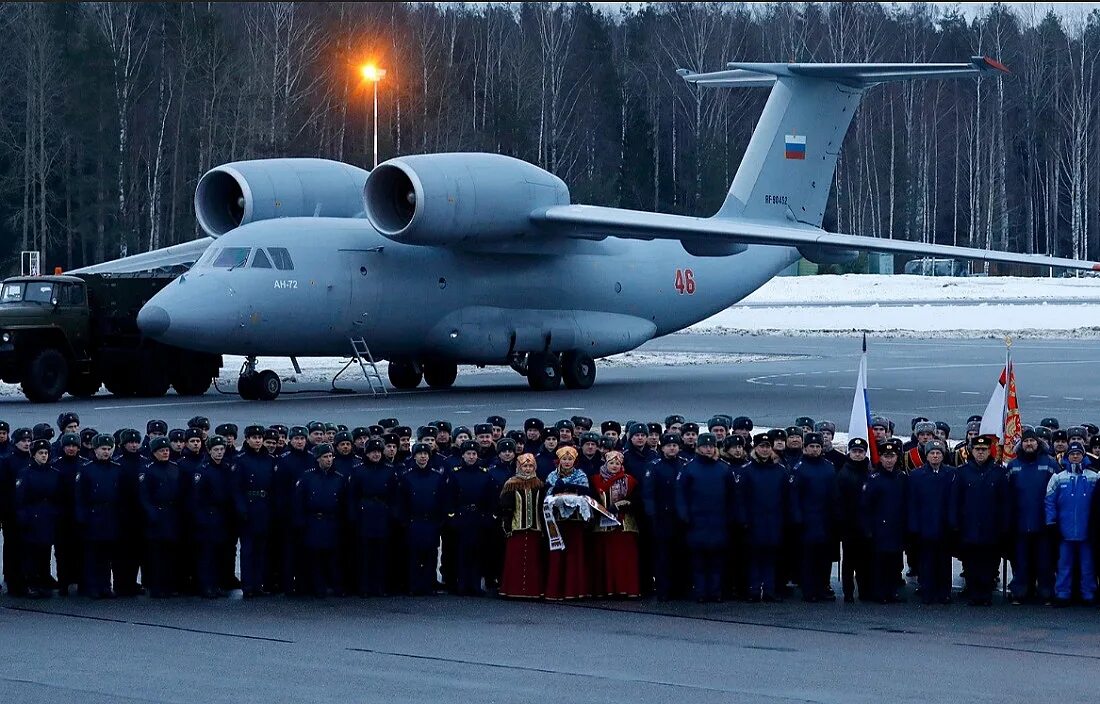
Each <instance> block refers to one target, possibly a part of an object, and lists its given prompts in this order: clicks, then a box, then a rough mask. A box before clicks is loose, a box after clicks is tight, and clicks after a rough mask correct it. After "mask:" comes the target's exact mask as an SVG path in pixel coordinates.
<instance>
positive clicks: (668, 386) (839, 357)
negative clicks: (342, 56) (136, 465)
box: [0, 334, 1100, 436]
mask: <svg viewBox="0 0 1100 704" xmlns="http://www.w3.org/2000/svg"><path fill="white" fill-rule="evenodd" d="M640 351H643V352H653V353H661V354H663V355H668V356H670V357H673V358H675V356H676V355H677V354H678V353H690V355H691V356H692V357H693V358H694V357H696V356H697V355H700V354H702V355H708V354H713V355H715V359H717V360H721V359H722V355H728V354H766V355H776V357H775V358H774V359H772V360H771V361H759V362H742V363H722V362H719V363H714V364H689V365H674V366H648V367H615V368H608V367H604V368H600V369H599V371H598V373H597V378H596V384H595V386H593V387H592V388H591V389H589V390H587V391H569V390H565V389H561V390H559V391H554V392H549V393H538V394H536V393H533V392H531V391H530V389H528V387H527V383H526V380H525V379H524V378H523V377H521V376H520V375H518V374H516V373H515V372H513V371H511V370H507V369H504V370H500V371H494V372H490V373H482V374H470V375H466V376H462V375H460V376H459V378H458V381H457V383H456V385H455V386H454V388H452V389H450V390H446V391H434V390H429V389H427V388H426V387H422V388H420V389H418V390H416V391H408V392H392V393H390V394H389V395H388V396H386V397H384V398H383V397H377V398H376V397H372V396H370V395H369V394H367V393H360V394H354V395H339V394H331V393H327V392H326V391H325V390H324V389H325V387H324V386H323V385H313V386H310V387H306V389H313V390H306V391H304V392H302V393H284V395H283V396H281V397H280V398H279V399H278V400H276V401H275V402H272V403H257V402H249V401H242V400H241V399H240V398H238V397H237V396H236V395H223V394H219V393H217V392H215V391H211V392H209V393H207V394H206V395H205V396H203V397H199V398H179V397H176V396H174V395H169V396H166V397H163V398H158V399H118V398H114V397H112V396H110V395H108V394H106V393H105V392H101V394H100V395H97V396H95V397H93V398H92V399H89V400H86V401H78V400H75V399H72V398H66V399H64V400H62V401H61V402H60V403H57V404H53V405H46V406H43V405H35V404H30V403H27V402H26V401H25V400H23V399H22V397H18V396H10V397H6V398H3V399H0V419H2V420H6V421H8V422H9V423H11V425H12V427H13V428H15V427H18V426H20V425H28V426H29V425H33V424H34V423H37V422H42V421H46V422H53V421H55V420H56V416H57V413H58V412H59V411H60V410H62V409H72V410H75V411H77V412H78V413H80V416H81V420H82V421H83V423H84V424H85V425H89V424H90V425H93V426H95V427H97V428H99V429H101V430H110V431H113V430H114V429H116V428H119V427H126V426H131V427H137V428H138V429H139V430H144V424H145V421H146V420H147V419H149V418H162V419H164V420H166V421H167V422H168V424H169V427H183V426H184V424H185V423H186V421H187V419H188V418H191V417H192V416H195V415H204V416H207V417H209V418H210V419H211V421H212V422H213V423H215V424H216V423H220V422H235V423H237V424H238V425H241V427H243V426H244V425H245V424H248V423H253V422H256V423H265V424H267V423H285V424H288V425H290V424H294V423H301V422H304V421H307V420H311V419H321V420H331V421H333V422H340V423H345V424H346V425H348V426H349V427H354V426H357V425H369V424H371V423H373V422H375V421H376V420H377V419H379V418H382V417H386V416H394V417H397V418H400V419H401V420H402V422H404V423H406V424H409V425H412V426H414V427H415V426H416V425H419V424H422V423H425V422H427V421H430V420H435V419H437V418H446V419H449V420H451V421H452V422H454V423H456V424H457V423H464V424H466V425H472V424H474V423H477V422H482V421H484V419H485V418H486V417H487V416H489V415H491V414H498V413H499V414H500V415H503V416H504V417H505V418H506V419H508V421H509V427H515V426H517V425H520V424H521V423H522V422H523V419H524V418H526V417H528V416H539V417H541V418H543V419H544V420H557V419H558V418H563V417H564V418H568V417H569V416H571V415H585V416H589V417H591V418H593V419H595V420H597V422H598V421H599V420H602V419H606V418H614V419H617V420H619V421H620V422H622V421H626V420H630V419H636V420H646V421H649V420H661V419H663V418H664V417H665V416H666V415H668V414H670V413H682V414H684V415H685V416H687V417H689V418H692V419H695V420H699V421H705V420H706V419H707V418H709V417H710V416H711V415H713V414H715V413H728V414H730V415H735V416H736V415H747V416H749V417H751V418H752V419H753V420H754V421H755V422H756V423H757V424H758V425H770V426H786V425H790V424H791V423H792V422H793V421H794V419H795V418H796V417H798V416H802V415H808V416H810V417H812V418H814V419H816V420H821V419H830V420H833V421H834V422H836V423H837V427H838V429H840V430H844V429H846V426H847V424H848V416H849V414H850V412H851V404H852V393H853V389H854V385H855V377H856V369H857V366H858V364H859V354H860V341H859V340H858V339H856V338H844V337H805V338H802V337H766V336H739V335H692V334H678V335H670V336H668V337H665V338H663V339H660V340H654V341H652V342H649V343H647V344H646V345H644V346H643V347H641V348H640ZM1012 353H1013V360H1014V365H1015V368H1016V376H1017V385H1018V392H1019V399H1020V408H1021V411H1022V414H1023V418H1024V422H1025V423H1031V424H1037V423H1038V422H1039V421H1040V420H1041V419H1042V418H1043V417H1046V416H1055V417H1057V418H1059V419H1060V420H1061V421H1062V425H1063V427H1067V426H1069V425H1072V424H1075V423H1080V422H1083V421H1087V420H1092V421H1094V422H1095V421H1096V420H1098V416H1100V413H1098V412H1097V409H1096V407H1095V399H1097V398H1100V375H1098V374H1096V373H1094V372H1095V371H1096V370H1097V369H1100V344H1098V343H1097V342H1095V341H1089V340H1020V341H1017V342H1016V343H1014V344H1013V347H1012ZM1004 360H1005V346H1004V342H1003V341H1001V340H998V339H977V338H975V339H966V340H939V339H894V340H887V339H872V340H871V341H870V342H869V372H868V385H869V387H870V398H871V406H872V409H873V411H874V412H875V413H881V414H884V415H886V416H888V417H890V418H892V419H893V420H894V421H895V422H896V423H897V426H898V429H899V433H901V432H902V431H906V432H907V431H908V424H909V419H910V418H912V417H913V416H916V415H925V416H928V417H930V418H932V419H934V420H945V421H947V422H948V423H949V424H950V425H951V427H952V430H953V435H954V436H961V435H962V434H963V426H964V424H965V421H966V418H967V417H968V416H970V415H972V414H974V413H982V412H983V411H984V409H985V406H986V404H987V402H988V400H989V396H990V394H991V392H992V391H993V387H994V385H995V384H996V382H997V378H998V376H999V375H1000V371H1001V369H1002V368H1003V365H1004ZM261 362H262V360H261ZM356 386H357V388H359V389H362V390H364V391H365V390H366V388H367V387H366V382H365V381H362V380H360V381H359V382H357V384H356ZM290 387H291V385H290V384H288V385H287V387H286V388H287V390H288V391H290V390H291V388H290Z"/></svg>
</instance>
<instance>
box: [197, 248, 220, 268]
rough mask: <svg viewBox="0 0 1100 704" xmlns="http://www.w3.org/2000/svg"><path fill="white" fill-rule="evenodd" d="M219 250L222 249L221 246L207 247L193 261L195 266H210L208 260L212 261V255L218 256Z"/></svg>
mask: <svg viewBox="0 0 1100 704" xmlns="http://www.w3.org/2000/svg"><path fill="white" fill-rule="evenodd" d="M220 251H222V248H221V247H207V248H206V251H205V252H203V253H202V256H201V257H200V258H199V260H198V261H197V262H195V268H196V269H197V268H199V267H208V266H210V262H212V261H214V257H216V256H218V252H220Z"/></svg>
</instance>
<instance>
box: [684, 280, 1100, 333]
mask: <svg viewBox="0 0 1100 704" xmlns="http://www.w3.org/2000/svg"><path fill="white" fill-rule="evenodd" d="M1006 299H1008V300H1011V301H1012V303H1008V304H1006V303H1001V302H999V301H1005V300H1006ZM945 303H946V304H945ZM953 303H957V305H953ZM768 304H775V305H768ZM862 331H868V332H876V333H883V334H885V335H886V336H896V337H974V336H975V335H976V334H977V335H982V336H989V337H1001V336H1003V335H1006V334H1009V335H1013V336H1014V337H1032V338H1036V337H1044V338H1049V337H1081V338H1100V279H1091V278H1085V279H1050V278H1036V279H1028V278H1021V277H996V278H983V277H973V278H947V277H926V276H904V275H899V276H877V275H868V274H847V275H843V276H830V275H822V276H802V277H778V278H775V279H772V280H771V281H770V282H768V283H767V284H766V285H765V286H764V287H763V288H761V289H760V290H758V291H757V292H755V293H753V294H752V295H751V296H749V297H748V298H747V299H745V300H744V301H742V302H741V303H739V304H738V305H735V306H732V307H730V308H728V309H726V310H724V311H722V312H721V313H718V314H717V315H714V316H711V317H710V318H707V319H706V320H704V321H702V322H700V323H696V324H695V325H693V326H691V327H690V328H688V332H694V333H706V334H748V335H794V336H799V335H821V334H826V335H856V334H860V333H861V332H862Z"/></svg>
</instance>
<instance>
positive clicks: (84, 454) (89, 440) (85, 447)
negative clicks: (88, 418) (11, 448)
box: [0, 428, 99, 462]
mask: <svg viewBox="0 0 1100 704" xmlns="http://www.w3.org/2000/svg"><path fill="white" fill-rule="evenodd" d="M97 435H99V431H98V430H96V429H95V428H82V429H81V431H80V458H81V459H82V460H84V461H85V462H91V461H92V460H94V459H95V447H93V445H94V444H95V437H96V436H97ZM0 459H2V455H0Z"/></svg>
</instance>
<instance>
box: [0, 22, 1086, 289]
mask: <svg viewBox="0 0 1100 704" xmlns="http://www.w3.org/2000/svg"><path fill="white" fill-rule="evenodd" d="M613 5H616V7H615V8H614V9H610V10H609V9H606V8H605V9H596V8H594V7H593V6H592V5H591V4H586V3H576V4H574V3H500V4H497V3H471V4H464V3H381V2H378V3H293V2H256V3H212V2H206V3H197V2H188V3H148V4H140V3H91V2H89V3H42V4H39V3H28V4H20V3H3V4H0V37H2V39H3V41H2V42H0V53H2V55H3V63H4V66H5V69H6V70H5V71H4V72H3V73H2V74H0V81H2V82H3V86H2V89H0V272H3V271H8V272H10V271H11V270H13V269H17V268H18V252H19V251H20V250H39V251H41V252H43V263H44V265H45V268H46V269H52V268H53V267H54V266H61V267H64V268H71V267H74V266H80V265H82V264H86V263H92V262H97V261H102V260H104V259H110V258H114V257H117V256H119V255H121V254H127V253H129V254H133V253H136V252H139V251H144V250H148V249H150V248H155V247H163V246H167V245H170V244H174V243H177V242H181V241H185V240H188V239H191V238H193V237H195V236H196V235H197V230H196V226H195V219H194V216H193V210H192V196H193V192H194V187H195V183H196V181H197V180H198V178H199V176H201V175H202V173H203V172H204V171H205V170H207V169H209V168H210V167H212V166H215V165H217V164H219V163H222V162H227V161H233V160H238V159H249V158H264V157H277V156H322V157H327V158H332V159H339V160H344V161H347V162H350V163H353V164H356V165H359V166H363V167H369V165H370V164H371V163H372V159H373V155H372V151H371V149H372V147H371V137H372V133H373V129H374V125H373V122H372V119H373V118H372V112H371V103H370V98H371V93H370V88H371V86H370V85H369V84H366V83H364V81H363V79H362V78H361V77H360V75H359V72H358V70H357V68H358V66H359V65H360V64H362V63H364V62H367V61H373V62H376V63H377V64H378V65H379V66H381V67H383V68H385V69H386V70H387V71H388V73H387V75H386V77H385V78H384V79H383V81H382V83H381V84H380V86H379V125H378V130H379V149H380V158H382V159H385V158H388V157H391V156H395V155H398V154H408V153H415V152H425V151H458V150H484V151H494V152H501V153H505V154H510V155H513V156H516V157H520V158H522V159H526V160H529V161H531V162H534V163H536V164H538V165H540V166H542V167H543V168H546V169H548V170H550V171H553V172H554V173H556V174H558V175H559V176H561V177H562V178H563V179H564V180H565V181H566V183H568V184H569V186H570V189H571V191H572V194H573V198H574V200H575V201H577V202H588V203H595V204H600V205H611V206H619V207H627V208H640V209H655V210H662V211H667V212H675V213H689V214H697V215H709V214H711V213H712V212H713V211H714V210H715V209H716V208H717V207H718V205H719V204H720V203H721V201H722V199H723V197H724V195H725V191H726V189H727V187H728V184H729V182H730V180H731V179H732V176H733V173H734V171H735V170H736V169H737V165H738V163H739V161H740V158H741V154H742V151H743V149H744V147H745V145H746V143H747V140H748V138H749V135H750V134H751V131H752V128H753V125H754V124H755V121H756V117H757V116H758V114H759V110H760V108H761V106H762V104H763V101H764V99H765V98H766V91H759V90H745V91H725V90H718V91H714V90H711V91H707V90H699V89H696V88H693V87H690V86H688V85H687V84H685V83H684V82H683V81H682V80H681V79H680V78H679V77H678V76H677V75H676V73H675V71H676V69H677V68H687V69H692V70H700V71H707V70H716V69H720V68H722V67H724V65H725V62H727V61H731V60H735V59H736V60H749V61H751V60H766V61H959V60H966V59H967V57H970V56H972V55H976V54H983V55H989V56H993V57H996V58H998V59H1000V60H1001V61H1002V62H1004V63H1005V64H1006V65H1008V67H1009V68H1010V69H1011V70H1012V72H1013V73H1012V75H1010V76H1008V77H1006V78H1005V79H1004V80H1000V81H997V80H992V79H988V78H987V79H983V80H979V81H947V82H925V83H915V82H914V83H904V84H897V85H891V86H889V87H881V88H878V89H876V90H874V91H872V92H871V93H870V94H869V95H868V96H867V97H866V98H865V99H864V101H863V104H862V108H861V114H860V115H859V116H858V117H857V119H856V120H855V122H854V124H853V128H852V130H851V131H850V133H849V135H848V139H847V142H846V147H845V151H844V153H843V156H842V160H841V162H840V165H839V168H838V172H837V177H836V182H835V183H834V191H833V198H832V199H831V202H830V215H829V217H827V219H826V226H827V227H829V228H832V229H836V230H840V231H845V232H851V233H856V234H866V235H875V236H879V237H897V238H907V239H915V240H922V241H936V242H940V243H947V244H960V245H973V246H978V247H993V248H1009V249H1016V250H1018V251H1025V252H1042V253H1048V254H1054V255H1058V256H1067V257H1078V258H1092V259H1095V258H1097V257H1100V217H1097V215H1098V214H1100V208H1098V205H1100V187H1096V186H1093V185H1092V182H1093V181H1094V180H1095V177H1096V175H1097V173H1100V144H1098V139H1097V137H1098V135H1100V132H1098V127H1100V115H1098V112H1097V106H1098V104H1100V103H1098V101H1097V100H1096V99H1095V98H1096V97H1097V94H1098V93H1100V75H1098V74H1097V69H1098V68H1100V15H1098V14H1096V13H1093V14H1085V13H1083V12H1078V13H1077V14H1061V15H1059V14H1055V13H1054V12H1052V11H1050V10H1048V9H1046V8H1044V7H1043V6H1042V5H1041V4H1040V5H1029V6H1026V7H1025V8H1024V9H1018V8H1019V6H1012V7H1009V6H1007V5H996V4H991V5H985V6H983V7H982V8H981V9H979V10H974V9H972V8H971V9H968V10H967V11H966V12H965V13H963V12H961V11H959V10H952V9H944V8H943V7H942V6H941V5H933V4H919V3H905V4H902V5H887V4H882V3H843V4H842V3H768V4H765V3H751V4H741V3H699V2H696V3H628V4H613Z"/></svg>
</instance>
